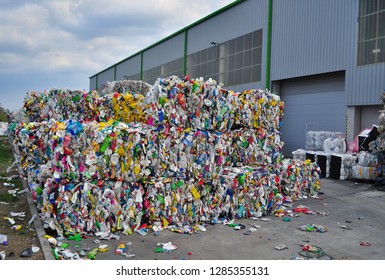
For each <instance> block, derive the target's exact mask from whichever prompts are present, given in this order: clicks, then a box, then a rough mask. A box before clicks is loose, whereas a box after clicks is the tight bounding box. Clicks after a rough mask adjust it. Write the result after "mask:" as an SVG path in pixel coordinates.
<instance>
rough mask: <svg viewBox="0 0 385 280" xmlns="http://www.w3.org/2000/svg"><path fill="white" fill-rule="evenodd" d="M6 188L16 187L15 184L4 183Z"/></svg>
mask: <svg viewBox="0 0 385 280" xmlns="http://www.w3.org/2000/svg"><path fill="white" fill-rule="evenodd" d="M4 186H6V187H14V186H15V184H13V183H4Z"/></svg>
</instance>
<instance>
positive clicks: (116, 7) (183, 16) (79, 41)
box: [0, 0, 232, 110]
mask: <svg viewBox="0 0 385 280" xmlns="http://www.w3.org/2000/svg"><path fill="white" fill-rule="evenodd" d="M231 2H232V1H229V0H227V1H225V0H222V1H207V0H196V1H187V0H167V1H166V0H155V1H153V0H141V1H139V0H130V1H127V0H114V1H111V0H108V1H107V0H37V1H27V0H24V1H23V0H0V5H1V7H2V9H1V10H0V83H1V85H2V86H1V87H0V103H2V104H3V105H4V106H6V107H8V108H9V109H11V110H15V109H18V108H19V107H21V105H22V100H21V99H22V98H21V96H24V95H25V92H27V91H30V90H34V89H35V90H38V89H39V90H44V89H47V90H48V89H50V88H55V87H63V86H64V87H68V88H74V89H79V88H84V87H86V89H88V85H89V80H88V78H89V77H90V76H91V75H93V74H95V73H96V72H99V71H101V70H103V69H105V68H106V67H108V66H110V65H112V64H114V63H116V62H117V61H120V60H122V59H124V58H126V57H128V56H130V55H131V54H133V53H136V52H138V51H140V50H141V49H143V48H145V47H147V46H149V45H151V44H153V43H155V42H157V41H159V40H161V39H162V38H164V37H166V36H168V35H170V34H172V33H174V32H176V31H178V30H180V29H182V28H183V27H185V26H187V25H189V24H191V23H193V22H195V21H197V20H199V19H200V18H202V17H204V16H206V15H208V14H210V13H212V12H214V11H215V10H217V9H219V8H221V7H223V6H225V5H227V4H228V3H231ZM77 86H78V87H77ZM42 87H44V88H42ZM10 93H11V94H10Z"/></svg>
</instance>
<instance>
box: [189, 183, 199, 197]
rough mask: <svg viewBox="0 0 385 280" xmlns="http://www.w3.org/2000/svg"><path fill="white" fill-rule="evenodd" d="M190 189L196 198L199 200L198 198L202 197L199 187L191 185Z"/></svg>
mask: <svg viewBox="0 0 385 280" xmlns="http://www.w3.org/2000/svg"><path fill="white" fill-rule="evenodd" d="M190 191H191V194H192V195H193V197H194V198H195V199H196V200H198V199H200V198H201V196H200V194H199V192H198V191H197V189H196V188H195V187H194V186H191V189H190Z"/></svg>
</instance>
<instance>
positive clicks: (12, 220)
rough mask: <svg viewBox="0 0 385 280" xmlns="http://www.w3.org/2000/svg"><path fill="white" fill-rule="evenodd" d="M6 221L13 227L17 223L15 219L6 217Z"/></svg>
mask: <svg viewBox="0 0 385 280" xmlns="http://www.w3.org/2000/svg"><path fill="white" fill-rule="evenodd" d="M4 220H8V222H9V223H10V224H11V225H14V224H15V223H16V222H15V220H14V219H12V218H8V217H4Z"/></svg>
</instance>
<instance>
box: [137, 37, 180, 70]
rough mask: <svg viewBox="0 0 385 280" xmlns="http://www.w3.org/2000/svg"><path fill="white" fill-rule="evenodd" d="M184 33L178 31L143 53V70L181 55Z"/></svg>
mask: <svg viewBox="0 0 385 280" xmlns="http://www.w3.org/2000/svg"><path fill="white" fill-rule="evenodd" d="M183 54H184V33H180V34H178V35H177V36H175V37H172V38H170V39H169V40H167V41H165V42H162V43H161V44H159V45H156V46H155V47H153V48H151V49H149V50H146V51H145V52H144V53H143V71H145V70H148V69H150V68H153V67H155V66H159V65H162V64H164V63H167V62H169V61H172V60H175V59H177V58H181V57H183Z"/></svg>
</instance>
